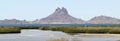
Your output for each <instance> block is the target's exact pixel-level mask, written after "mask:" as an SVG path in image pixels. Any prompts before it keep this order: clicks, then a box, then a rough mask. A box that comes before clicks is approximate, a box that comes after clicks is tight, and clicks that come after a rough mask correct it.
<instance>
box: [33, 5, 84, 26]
mask: <svg viewBox="0 0 120 41" xmlns="http://www.w3.org/2000/svg"><path fill="white" fill-rule="evenodd" d="M35 23H38V24H84V23H85V22H84V21H83V20H81V19H77V18H74V17H72V16H70V15H69V14H68V11H67V9H66V8H64V7H62V8H59V7H58V8H57V9H56V10H55V12H54V13H52V14H51V15H49V16H48V17H45V18H42V19H40V20H36V21H35Z"/></svg>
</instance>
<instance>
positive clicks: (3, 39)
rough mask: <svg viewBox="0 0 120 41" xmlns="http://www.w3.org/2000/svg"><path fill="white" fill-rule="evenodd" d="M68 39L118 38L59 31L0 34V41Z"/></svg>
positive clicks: (112, 40)
mask: <svg viewBox="0 0 120 41" xmlns="http://www.w3.org/2000/svg"><path fill="white" fill-rule="evenodd" d="M61 38H62V39H68V40H69V41H73V40H78V41H117V40H120V37H111V36H85V35H80V34H76V35H69V34H67V33H64V32H61V31H50V30H37V29H23V30H22V32H21V33H18V34H0V41H50V40H54V39H61Z"/></svg>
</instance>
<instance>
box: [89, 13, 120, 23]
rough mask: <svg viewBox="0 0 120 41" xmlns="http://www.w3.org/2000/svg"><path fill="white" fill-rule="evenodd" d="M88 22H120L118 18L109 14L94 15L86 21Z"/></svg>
mask: <svg viewBox="0 0 120 41" xmlns="http://www.w3.org/2000/svg"><path fill="white" fill-rule="evenodd" d="M88 23H90V24H120V19H117V18H113V17H109V16H103V15H102V16H96V17H94V18H92V19H91V20H89V21H88Z"/></svg>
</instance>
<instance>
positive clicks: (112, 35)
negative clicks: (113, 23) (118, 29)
mask: <svg viewBox="0 0 120 41" xmlns="http://www.w3.org/2000/svg"><path fill="white" fill-rule="evenodd" d="M77 35H82V36H100V37H103V36H110V37H120V34H77Z"/></svg>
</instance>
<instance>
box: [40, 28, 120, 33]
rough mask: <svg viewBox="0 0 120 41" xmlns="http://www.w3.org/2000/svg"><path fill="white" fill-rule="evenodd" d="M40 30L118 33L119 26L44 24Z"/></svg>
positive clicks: (119, 30) (119, 31)
mask: <svg viewBox="0 0 120 41" xmlns="http://www.w3.org/2000/svg"><path fill="white" fill-rule="evenodd" d="M39 29H41V30H52V31H63V32H65V33H104V34H105V33H110V34H120V27H117V26H114V27H112V26H111V27H110V26H108V27H107V26H46V27H41V28H39Z"/></svg>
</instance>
